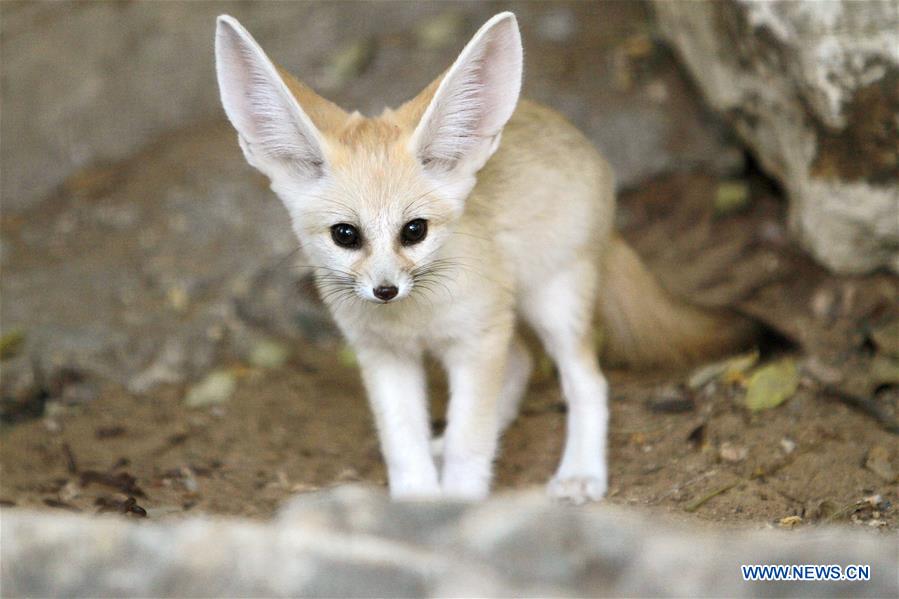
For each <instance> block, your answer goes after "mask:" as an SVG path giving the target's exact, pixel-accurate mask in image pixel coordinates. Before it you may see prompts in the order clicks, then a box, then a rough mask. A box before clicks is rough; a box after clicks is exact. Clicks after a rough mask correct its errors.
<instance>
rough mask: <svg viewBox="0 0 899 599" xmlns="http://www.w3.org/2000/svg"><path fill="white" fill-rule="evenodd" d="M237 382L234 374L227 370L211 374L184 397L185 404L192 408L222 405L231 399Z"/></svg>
mask: <svg viewBox="0 0 899 599" xmlns="http://www.w3.org/2000/svg"><path fill="white" fill-rule="evenodd" d="M236 387H237V380H236V379H235V376H234V374H233V373H231V372H228V371H225V370H217V371H215V372H210V373H209V375H207V376H206V378H205V379H203V380H202V381H200V382H199V383H197V384H196V385H194V386H193V387H191V388H190V390H189V391H188V392H187V395H186V396H185V397H184V404H185V405H186V406H188V407H191V408H201V407H204V406H208V405H213V404H220V403H224V402H226V401H228V400H229V399H231V396H232V395H233V394H234V389H235V388H236Z"/></svg>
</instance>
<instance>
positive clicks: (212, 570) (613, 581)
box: [0, 487, 899, 597]
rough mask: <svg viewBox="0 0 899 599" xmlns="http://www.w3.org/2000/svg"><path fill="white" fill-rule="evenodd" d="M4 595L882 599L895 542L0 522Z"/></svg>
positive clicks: (570, 525)
mask: <svg viewBox="0 0 899 599" xmlns="http://www.w3.org/2000/svg"><path fill="white" fill-rule="evenodd" d="M2 515H3V527H2V531H0V543H2V546H3V561H2V581H0V582H2V585H3V589H4V596H9V597H22V596H119V597H135V596H199V597H208V596H246V597H250V596H274V597H284V596H293V597H384V596H391V597H413V596H414V597H424V596H496V597H505V596H507V597H513V596H514V597H538V596H554V597H566V596H580V597H583V596H599V595H602V596H659V597H675V596H691V597H711V596H730V597H756V596H783V595H790V596H797V597H810V596H815V597H831V596H834V597H836V596H849V595H851V596H859V597H895V596H896V595H897V593H899V577H897V575H899V540H897V538H896V537H895V536H879V535H876V534H874V533H860V532H858V531H849V530H844V529H835V528H833V529H816V530H807V531H795V532H791V533H784V532H782V531H764V532H747V531H742V532H741V531H719V532H709V531H708V530H707V529H704V530H702V531H696V530H691V531H688V530H684V529H683V528H679V527H675V526H673V525H671V524H668V523H665V522H658V521H656V520H651V521H650V520H647V519H646V517H645V515H640V514H638V513H635V512H631V511H628V510H624V509H621V508H614V507H611V506H606V505H596V506H590V507H585V508H574V507H570V506H560V505H556V504H553V503H550V502H549V501H548V500H547V499H546V498H545V497H544V496H543V495H542V494H541V493H528V492H524V493H513V494H508V495H504V496H498V497H494V498H492V499H490V500H488V501H486V502H484V503H479V504H466V503H458V502H440V501H436V502H412V503H391V502H390V501H389V500H388V499H387V497H386V496H385V494H384V492H383V491H382V490H374V489H370V488H365V487H341V488H336V489H332V490H330V491H323V492H318V493H312V494H307V495H301V496H298V497H297V498H295V499H294V500H292V501H291V502H290V503H289V504H288V505H287V506H286V507H285V508H284V510H283V511H282V513H281V515H280V516H278V517H277V518H276V519H275V520H274V521H273V522H268V523H258V522H247V521H241V520H226V519H210V518H201V517H197V518H190V519H187V520H177V521H170V522H166V523H163V522H159V523H156V522H152V521H149V522H140V523H137V522H134V521H128V520H123V519H113V518H102V517H101V518H98V517H91V516H84V515H60V514H58V513H52V514H50V513H45V512H32V511H26V510H18V509H4V510H3V513H2ZM769 563H770V564H839V565H841V566H845V565H848V564H867V565H869V566H870V567H871V580H870V581H866V582H849V581H834V582H782V583H775V582H767V583H764V582H744V581H743V580H742V577H741V574H740V565H741V564H769Z"/></svg>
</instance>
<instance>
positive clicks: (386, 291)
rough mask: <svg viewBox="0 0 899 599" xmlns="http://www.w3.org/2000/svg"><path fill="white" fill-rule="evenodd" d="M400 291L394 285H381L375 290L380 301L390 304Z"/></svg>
mask: <svg viewBox="0 0 899 599" xmlns="http://www.w3.org/2000/svg"><path fill="white" fill-rule="evenodd" d="M399 291H400V290H399V289H397V288H396V287H394V286H393V285H381V286H380V287H375V288H374V294H375V297H376V298H378V299H379V300H384V301H385V302H389V301H390V300H392V299H393V298H395V297H396V294H397V293H399Z"/></svg>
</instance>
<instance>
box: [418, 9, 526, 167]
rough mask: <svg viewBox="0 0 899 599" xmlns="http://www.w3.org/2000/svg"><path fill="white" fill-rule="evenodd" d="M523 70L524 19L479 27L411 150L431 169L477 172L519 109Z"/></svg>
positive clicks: (506, 17) (508, 17)
mask: <svg viewBox="0 0 899 599" xmlns="http://www.w3.org/2000/svg"><path fill="white" fill-rule="evenodd" d="M521 69H522V49H521V35H520V34H519V32H518V23H517V21H516V20H515V15H513V14H512V13H510V12H504V13H500V14H498V15H496V16H494V17H493V18H492V19H490V20H489V21H487V23H486V24H484V26H483V27H481V29H480V30H478V32H477V33H476V34H475V36H474V37H473V38H472V40H471V41H470V42H468V45H467V46H465V49H464V50H462V53H461V54H460V55H459V58H457V59H456V62H455V63H453V66H452V67H450V69H449V70H448V71H447V72H446V74H445V75H444V76H443V79H442V80H441V81H440V85H439V86H438V87H437V91H436V92H433V98H431V100H430V103H429V104H428V107H427V109H426V110H425V111H424V114H423V115H422V117H421V120H420V121H419V123H418V125H417V127H416V129H415V132H414V133H413V135H412V138H411V148H410V149H411V150H412V151H413V152H414V154H415V155H416V156H417V158H418V159H419V160H420V161H421V163H422V164H423V165H424V166H425V168H427V169H429V170H431V169H433V170H438V171H450V170H454V169H456V168H457V167H460V166H463V165H464V167H465V170H467V171H468V172H469V173H471V172H476V171H477V170H479V169H480V168H481V167H482V166H483V165H484V163H485V162H486V161H487V159H488V158H490V156H491V155H492V154H493V152H494V151H495V150H496V147H497V145H498V142H499V135H500V133H501V132H502V129H503V127H504V126H505V124H506V122H507V121H508V120H509V117H511V116H512V113H513V112H514V111H515V105H516V103H517V102H518V94H519V92H520V91H521ZM431 92H432V90H431V89H430V88H429V89H428V90H425V92H423V93H422V96H424V95H425V94H428V93H431ZM422 96H419V98H421V97H422ZM415 101H416V100H413V103H414V102H415Z"/></svg>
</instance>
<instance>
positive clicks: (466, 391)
mask: <svg viewBox="0 0 899 599" xmlns="http://www.w3.org/2000/svg"><path fill="white" fill-rule="evenodd" d="M510 333H511V331H505V330H504V331H501V332H500V331H494V332H491V333H488V334H487V335H484V336H476V337H474V338H467V339H465V340H464V341H460V342H459V343H458V344H456V345H454V346H453V347H451V348H449V349H448V350H447V351H446V353H445V354H444V356H443V362H444V365H445V367H446V370H447V375H448V378H449V385H450V402H449V408H448V410H447V427H446V433H445V435H444V446H443V477H442V481H441V486H442V487H443V493H444V495H446V496H449V497H458V498H463V499H481V498H484V497H486V496H487V494H488V493H489V492H490V479H491V477H492V470H493V458H494V456H495V455H496V448H497V444H498V438H499V434H500V424H501V423H500V410H499V396H500V389H501V388H502V382H503V374H504V370H505V367H506V360H507V355H508V348H509V337H510Z"/></svg>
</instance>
